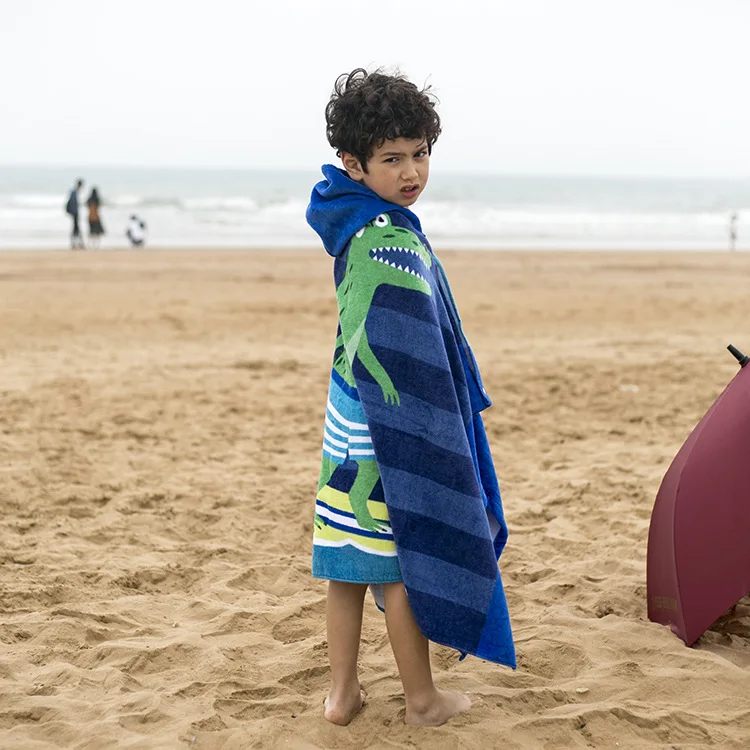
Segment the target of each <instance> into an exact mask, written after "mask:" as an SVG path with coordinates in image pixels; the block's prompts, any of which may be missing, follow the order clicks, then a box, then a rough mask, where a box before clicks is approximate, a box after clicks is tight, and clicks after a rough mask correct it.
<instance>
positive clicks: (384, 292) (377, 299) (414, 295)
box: [370, 274, 442, 341]
mask: <svg viewBox="0 0 750 750" xmlns="http://www.w3.org/2000/svg"><path fill="white" fill-rule="evenodd" d="M427 279H428V281H429V282H430V287H431V288H432V294H431V295H428V294H425V293H424V292H418V291H417V290H416V289H404V288H403V287H400V286H393V285H392V284H381V285H380V286H379V287H378V288H377V289H376V291H375V294H374V296H373V300H372V304H373V305H374V306H376V307H381V308H385V309H387V310H396V311H398V312H402V313H406V314H407V315H409V316H410V317H412V318H416V319H417V320H421V321H423V322H425V323H433V324H434V323H435V321H436V320H438V319H439V315H438V312H437V310H436V305H435V303H436V301H437V300H439V299H440V297H439V295H438V292H437V284H436V282H435V280H434V279H433V278H432V274H430V276H428V277H427ZM440 301H441V302H442V300H440ZM370 309H372V307H371V308H370ZM430 339H431V340H432V341H434V340H435V334H433V335H432V336H431V337H430Z"/></svg>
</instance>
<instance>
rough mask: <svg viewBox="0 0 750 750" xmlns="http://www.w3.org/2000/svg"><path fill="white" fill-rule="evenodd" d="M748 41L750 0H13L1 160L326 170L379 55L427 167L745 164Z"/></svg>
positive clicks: (748, 150) (673, 169) (694, 171)
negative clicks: (332, 126) (418, 107)
mask: <svg viewBox="0 0 750 750" xmlns="http://www.w3.org/2000/svg"><path fill="white" fill-rule="evenodd" d="M749 41H750V2H748V0H622V1H619V0H453V2H446V1H444V0H411V1H410V2H404V0H379V1H378V2H372V1H371V2H360V1H359V0H269V1H268V2H263V3H259V2H256V1H255V0H200V2H199V1H197V0H128V2H106V0H105V1H102V0H98V1H97V2H93V0H75V1H74V2H65V1H64V0H17V1H16V2H10V1H5V0H3V2H2V3H1V4H0V71H2V73H0V80H1V81H2V83H1V84H0V164H23V163H31V164H59V165H69V166H77V165H81V166H89V165H119V164H123V165H186V166H187V165H198V166H236V167H259V168H274V167H280V168H307V169H311V168H314V169H317V167H318V165H319V164H320V163H321V162H323V161H330V160H332V158H333V152H332V151H331V149H330V147H329V146H328V144H327V142H326V140H325V128H324V120H323V110H324V107H325V104H326V101H327V99H328V96H329V94H330V91H331V87H332V85H333V81H334V79H335V77H336V76H337V75H338V74H339V73H342V72H344V71H348V70H350V69H352V68H354V67H358V66H363V67H368V68H374V67H377V66H381V65H382V66H388V67H391V68H392V67H395V66H398V67H399V68H400V69H401V70H402V71H403V72H404V73H406V74H407V75H409V76H410V77H411V78H412V79H413V80H414V81H415V82H416V83H418V84H420V85H421V84H423V83H424V82H427V81H429V83H430V84H432V86H433V88H434V91H435V92H436V93H437V95H438V96H439V98H440V101H441V104H440V113H441V116H442V119H443V126H444V133H443V135H442V137H441V139H440V141H439V142H438V144H437V147H436V151H435V153H434V158H433V169H437V168H440V169H441V170H445V171H464V172H476V171H482V172H496V173H511V174H514V173H515V174H518V173H551V174H595V175H602V174H613V175H660V176H693V175H694V176H705V177H740V178H750V80H749V79H748V75H749V74H750V44H749Z"/></svg>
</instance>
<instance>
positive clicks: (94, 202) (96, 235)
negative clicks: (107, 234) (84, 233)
mask: <svg viewBox="0 0 750 750" xmlns="http://www.w3.org/2000/svg"><path fill="white" fill-rule="evenodd" d="M86 205H87V206H88V207H89V245H90V247H92V248H94V249H96V250H98V249H99V243H100V242H101V238H102V235H103V234H104V227H103V226H102V220H101V217H100V216H99V206H100V205H101V200H100V198H99V191H98V190H97V189H96V188H95V187H92V188H91V194H90V195H89V199H88V200H87V201H86Z"/></svg>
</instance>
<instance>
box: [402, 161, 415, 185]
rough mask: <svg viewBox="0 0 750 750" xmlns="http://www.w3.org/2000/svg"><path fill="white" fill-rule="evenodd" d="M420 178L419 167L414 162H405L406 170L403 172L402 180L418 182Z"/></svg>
mask: <svg viewBox="0 0 750 750" xmlns="http://www.w3.org/2000/svg"><path fill="white" fill-rule="evenodd" d="M418 177H419V172H417V167H416V165H415V164H414V162H413V161H409V162H404V168H403V170H402V172H401V178H402V179H403V180H416V179H417V178H418Z"/></svg>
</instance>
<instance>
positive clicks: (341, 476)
mask: <svg viewBox="0 0 750 750" xmlns="http://www.w3.org/2000/svg"><path fill="white" fill-rule="evenodd" d="M371 460H372V459H368V461H371ZM357 471H359V466H358V465H357V462H356V461H352V459H351V458H348V459H347V460H346V462H345V463H343V464H339V465H338V466H337V467H336V471H334V472H333V475H332V476H331V478H330V479H329V480H328V482H327V483H326V484H327V486H328V487H331V489H334V490H338V491H339V492H343V493H344V494H345V495H348V494H349V492H350V491H351V489H352V485H353V484H354V480H355V479H356V478H357ZM368 499H369V500H374V501H375V502H381V503H382V502H385V497H384V495H383V483H382V482H381V481H380V479H378V482H377V484H376V485H375V487H374V489H373V491H372V492H371V493H370V497H369V498H368Z"/></svg>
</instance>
